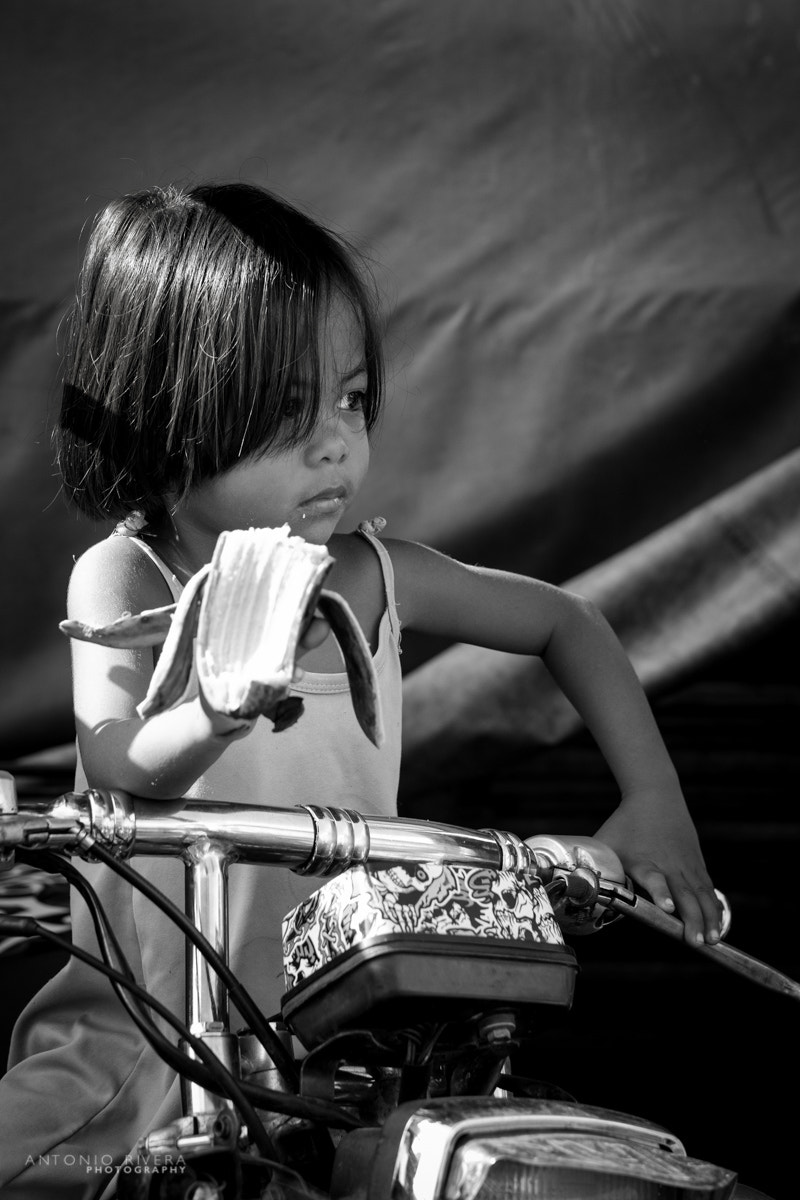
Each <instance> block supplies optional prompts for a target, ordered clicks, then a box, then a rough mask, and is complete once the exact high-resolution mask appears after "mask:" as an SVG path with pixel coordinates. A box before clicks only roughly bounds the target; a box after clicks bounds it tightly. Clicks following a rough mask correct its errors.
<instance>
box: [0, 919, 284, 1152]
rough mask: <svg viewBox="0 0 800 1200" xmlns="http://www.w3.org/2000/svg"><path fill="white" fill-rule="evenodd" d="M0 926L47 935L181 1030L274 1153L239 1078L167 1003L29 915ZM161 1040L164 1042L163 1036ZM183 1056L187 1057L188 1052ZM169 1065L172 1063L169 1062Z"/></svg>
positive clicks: (216, 1086) (217, 1085)
mask: <svg viewBox="0 0 800 1200" xmlns="http://www.w3.org/2000/svg"><path fill="white" fill-rule="evenodd" d="M0 929H4V930H5V931H6V932H8V933H13V934H16V935H17V936H22V937H31V936H35V935H38V936H39V937H44V938H47V940H48V941H50V942H53V943H54V944H55V945H56V946H59V947H61V949H62V950H67V951H69V953H70V954H74V955H75V957H76V958H79V959H80V960H81V961H82V962H85V963H87V964H88V965H89V966H91V967H94V969H95V970H97V971H100V972H101V974H103V975H105V976H107V978H109V979H111V980H112V981H114V982H116V983H117V984H119V985H120V986H121V987H123V988H127V989H128V990H129V991H130V992H132V994H133V995H134V996H136V997H137V998H138V999H139V1000H141V1001H142V1003H144V1004H147V1005H149V1006H150V1007H152V1008H154V1009H155V1011H156V1012H157V1013H158V1014H159V1016H160V1017H162V1018H163V1019H164V1020H165V1021H167V1022H168V1023H169V1024H170V1025H172V1027H173V1028H174V1029H176V1030H177V1031H178V1032H180V1033H181V1034H182V1036H184V1037H185V1039H186V1042H187V1044H188V1045H189V1046H191V1048H192V1050H194V1052H195V1054H196V1055H197V1057H198V1058H199V1059H200V1060H201V1062H202V1063H203V1064H204V1066H205V1067H206V1072H207V1075H208V1076H210V1077H211V1079H212V1080H213V1088H212V1090H213V1091H216V1092H219V1094H220V1095H222V1096H227V1097H228V1099H230V1100H232V1101H233V1103H234V1104H235V1105H236V1107H237V1108H238V1109H239V1111H240V1112H241V1114H242V1116H243V1117H244V1119H245V1121H246V1123H247V1127H248V1130H249V1131H250V1134H251V1137H252V1139H253V1141H254V1142H255V1143H256V1145H257V1146H258V1148H259V1150H260V1151H261V1153H262V1154H264V1155H266V1157H267V1158H269V1157H271V1156H272V1155H273V1154H274V1147H273V1145H272V1139H271V1138H270V1137H269V1135H268V1134H267V1132H266V1130H265V1129H264V1126H263V1124H262V1123H261V1121H260V1120H259V1118H258V1114H257V1113H256V1111H255V1109H254V1108H253V1105H252V1104H251V1102H250V1100H249V1099H248V1098H247V1096H246V1095H245V1094H244V1091H243V1089H242V1087H241V1085H240V1084H239V1082H238V1080H237V1079H235V1078H234V1076H233V1075H232V1074H231V1073H230V1071H228V1069H227V1067H225V1066H224V1064H223V1063H222V1062H221V1061H220V1060H219V1059H218V1058H217V1056H216V1055H215V1054H214V1052H213V1051H212V1050H209V1049H208V1047H207V1046H206V1045H205V1044H204V1043H203V1042H202V1041H201V1039H200V1038H197V1037H195V1036H194V1034H192V1033H191V1032H190V1031H189V1030H188V1029H184V1028H183V1026H182V1024H181V1022H180V1021H179V1020H178V1018H177V1017H176V1016H175V1014H174V1013H172V1012H170V1010H169V1009H168V1008H167V1007H166V1005H164V1004H162V1003H161V1001H160V1000H156V998H155V997H154V996H151V995H150V994H149V993H148V992H146V991H145V989H144V988H143V987H140V986H139V984H138V983H136V982H135V981H134V980H132V979H130V978H128V976H127V975H125V974H124V973H123V972H122V971H118V970H116V968H114V967H110V966H108V965H107V964H106V963H104V962H103V961H102V959H100V958H98V957H97V956H96V955H95V954H90V953H89V952H88V950H83V949H82V948H81V947H80V946H76V945H74V944H73V943H72V942H71V941H69V939H67V938H64V937H61V935H60V934H58V933H53V931H52V930H50V929H47V927H46V926H44V925H40V924H39V922H38V921H34V919H33V918H32V917H2V918H0ZM131 1015H133V1014H131ZM138 1015H139V1014H137V1017H138ZM137 1017H133V1019H134V1021H136V1024H137V1026H139V1028H140V1029H141V1028H142V1024H145V1025H146V1024H147V1022H141V1023H140V1021H139V1020H138V1019H137ZM142 1032H143V1033H145V1036H146V1037H147V1033H146V1032H145V1031H144V1030H142ZM162 1036H163V1035H162ZM148 1040H149V1038H148ZM164 1040H165V1041H166V1039H164ZM167 1044H168V1045H169V1043H167ZM170 1050H171V1053H172V1054H175V1055H180V1054H181V1051H179V1050H178V1049H177V1048H176V1047H172V1046H170ZM182 1057H183V1056H182ZM185 1057H187V1058H188V1055H186V1056H185ZM189 1061H190V1062H191V1059H189ZM169 1065H170V1066H171V1065H172V1064H171V1063H170V1064H169ZM187 1074H188V1072H187Z"/></svg>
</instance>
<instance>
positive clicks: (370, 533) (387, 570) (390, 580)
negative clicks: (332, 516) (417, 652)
mask: <svg viewBox="0 0 800 1200" xmlns="http://www.w3.org/2000/svg"><path fill="white" fill-rule="evenodd" d="M385 524H386V522H385V521H384V520H383V518H382V517H375V518H374V519H373V520H372V521H362V522H361V524H360V525H359V526H358V529H357V530H356V532H357V533H359V534H360V535H361V537H362V538H363V539H364V541H365V542H369V544H370V546H372V549H373V550H374V551H375V553H376V554H377V556H378V562H379V563H380V566H381V574H382V576H383V590H384V592H385V593H386V612H387V613H388V616H389V628H390V629H391V631H392V637H393V638H394V640H395V642H396V643H397V647H398V649H399V648H400V635H401V630H400V618H399V616H398V613H397V600H396V598H395V592H394V567H393V566H392V560H391V557H390V555H389V551H388V550H387V549H386V547H385V546H383V545H382V544H381V542H380V541H379V540H378V538H377V537H376V536H375V535H376V534H378V533H380V532H381V531H382V529H383V528H384V526H385Z"/></svg>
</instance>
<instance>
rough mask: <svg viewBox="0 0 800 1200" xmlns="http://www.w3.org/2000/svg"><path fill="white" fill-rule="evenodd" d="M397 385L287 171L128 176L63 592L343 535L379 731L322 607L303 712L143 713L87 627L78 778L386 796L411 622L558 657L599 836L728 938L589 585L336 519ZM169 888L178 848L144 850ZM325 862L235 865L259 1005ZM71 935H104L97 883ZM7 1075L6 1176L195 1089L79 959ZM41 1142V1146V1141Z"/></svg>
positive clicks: (134, 938)
mask: <svg viewBox="0 0 800 1200" xmlns="http://www.w3.org/2000/svg"><path fill="white" fill-rule="evenodd" d="M381 396H382V361H381V347H380V336H379V329H378V322H377V318H376V314H375V310H374V308H373V304H372V300H371V293H370V290H369V288H368V286H367V285H366V283H365V282H364V279H363V277H362V274H361V272H360V267H359V265H358V261H357V259H356V257H355V255H354V254H353V252H352V251H351V250H350V249H349V248H348V247H347V246H346V245H345V244H343V243H342V242H341V241H340V240H339V239H338V238H336V237H334V236H333V235H332V234H331V233H329V232H328V231H326V230H324V229H323V228H321V227H320V226H319V225H317V224H316V223H315V222H314V221H312V220H310V219H309V218H308V217H306V216H304V215H302V214H301V213H299V212H298V211H296V210H295V209H293V208H291V207H290V206H288V205H287V204H285V203H283V202H281V201H280V200H278V199H277V198H275V197H274V196H272V195H270V194H268V193H266V192H264V191H262V190H260V189H257V188H253V187H248V186H244V185H228V186H206V187H197V188H194V189H192V190H191V191H187V192H182V191H178V190H174V189H167V190H163V191H162V190H160V189H156V190H153V191H148V192H143V193H141V194H138V195H134V196H128V197H126V198H124V199H122V200H120V201H118V202H116V203H113V204H111V205H109V207H108V208H107V209H106V210H105V211H104V212H103V213H102V214H101V215H100V217H99V219H98V221H97V223H96V225H95V228H94V231H93V233H92V236H91V240H90V243H89V246H88V249H87V253H86V258H85V262H84V266H83V270H82V274H81V280H80V288H79V295H78V300H77V304H76V306H75V310H74V313H73V316H72V325H71V332H70V346H69V352H68V355H67V360H66V384H65V389H64V401H63V407H62V413H61V419H60V427H59V434H58V442H59V465H60V468H61V471H62V475H63V479H64V486H65V489H66V491H67V494H68V495H69V496H70V497H71V498H72V499H73V500H74V501H75V502H76V503H77V504H78V506H79V507H80V508H81V509H82V510H83V511H84V512H87V513H89V514H90V515H92V516H95V517H117V518H120V519H122V523H121V524H120V525H119V526H118V527H117V529H116V530H115V531H114V534H113V535H112V536H111V537H109V538H106V539H105V540H103V541H101V542H99V543H98V544H97V545H95V546H94V547H93V548H92V549H90V550H89V551H88V552H87V553H86V554H85V555H83V557H82V558H81V559H80V560H79V561H78V563H77V564H76V566H75V568H74V571H73V575H72V580H71V583H70V589H69V598H68V615H69V616H70V617H74V618H77V619H79V620H81V621H85V622H88V623H91V624H95V625H102V624H105V623H107V622H109V621H112V620H114V619H115V618H116V617H118V616H119V615H120V614H121V613H122V612H138V611H140V610H142V609H145V608H156V607H159V606H161V605H164V604H168V603H170V602H171V601H172V600H173V599H176V598H177V597H178V596H179V594H180V591H181V589H182V587H183V585H184V584H185V583H186V581H187V580H188V579H189V578H190V576H191V575H193V574H194V573H195V572H196V571H197V570H198V569H199V568H200V567H201V566H202V565H203V564H204V563H207V562H208V561H209V560H210V558H211V555H212V551H213V549H214V545H215V542H216V540H217V537H218V535H219V534H220V532H221V531H222V530H226V529H236V528H248V527H250V526H280V525H283V524H288V525H289V526H290V528H291V531H292V533H295V534H300V535H301V536H303V537H304V538H306V539H307V540H309V541H310V542H315V543H319V544H322V543H327V544H328V546H329V548H330V551H331V553H332V555H333V556H334V558H335V565H334V567H333V568H332V571H331V574H330V575H329V577H328V581H327V586H329V587H330V588H331V589H333V590H336V591H338V592H339V593H340V594H341V595H343V596H344V597H345V598H346V599H347V600H348V601H349V603H350V605H351V607H352V608H353V610H354V612H355V614H356V616H357V617H358V619H359V621H360V623H361V625H362V627H363V629H364V632H365V634H366V637H367V639H368V641H369V642H370V643H371V646H372V650H373V654H374V658H375V666H376V670H377V675H378V680H379V687H380V693H381V704H382V710H383V719H384V725H385V730H386V738H385V743H384V745H383V746H382V747H381V749H380V750H378V749H376V748H375V747H374V746H372V745H371V743H370V742H369V741H368V740H367V739H366V737H365V736H364V735H363V733H362V732H361V730H360V728H359V727H358V725H357V723H356V721H355V719H354V717H353V713H352V709H351V706H350V702H349V695H348V690H347V679H346V676H345V675H344V674H343V673H342V672H341V661H340V659H339V657H338V651H337V649H336V646H335V644H334V643H333V639H332V638H329V637H327V636H326V635H327V628H326V626H325V625H324V624H323V623H322V622H319V621H317V622H315V623H314V624H313V625H312V627H311V628H310V629H309V631H308V632H307V634H306V636H305V639H304V642H303V645H302V649H303V652H304V653H303V658H302V669H303V674H302V677H301V678H300V679H299V680H298V682H297V685H296V689H295V690H296V691H297V692H298V693H299V694H301V695H302V696H303V697H304V699H305V712H304V714H303V716H302V718H301V719H300V721H299V722H298V723H297V724H296V725H294V726H293V727H292V728H290V729H287V730H285V731H283V732H281V733H280V734H274V733H273V732H272V729H271V726H270V725H269V724H268V723H267V722H266V721H256V722H242V721H237V720H233V719H230V718H227V717H224V716H220V715H219V714H217V713H215V712H213V711H211V710H210V709H209V708H208V706H207V705H206V704H205V703H204V700H203V696H202V695H201V694H198V693H197V692H196V691H195V692H194V694H191V695H190V696H189V698H186V699H184V700H183V701H182V702H181V703H179V704H178V705H177V706H176V707H174V708H173V709H171V710H169V711H167V712H163V713H160V714H158V715H156V716H153V717H151V718H149V719H147V720H141V719H140V718H139V717H138V716H137V713H136V706H137V704H138V703H139V702H140V701H141V700H142V699H143V698H144V696H145V693H146V691H147V687H148V683H149V680H150V677H151V675H152V671H153V667H154V653H153V651H152V650H150V649H143V650H117V649H109V648H104V647H98V646H96V645H91V644H86V643H81V642H74V643H73V647H72V648H73V675H74V704H75V718H76V725H77V734H78V751H79V765H78V775H77V781H76V788H77V789H79V790H80V789H83V788H84V787H86V786H95V787H99V788H103V787H114V788H121V789H123V790H125V791H127V792H130V793H132V794H134V795H137V796H145V797H148V798H150V799H155V800H164V801H167V800H174V799H175V798H179V797H182V796H192V797H204V798H213V799H218V800H223V801H225V800H231V801H234V802H235V801H242V802H249V803H265V804H281V805H286V806H290V805H293V804H303V803H319V802H324V803H333V804H342V805H345V806H346V807H350V808H357V809H359V810H360V811H361V812H363V813H365V814H380V815H390V814H393V813H394V812H395V797H396V790H397V780H398V771H399V760H400V699H401V678H400V666H399V637H400V627H401V624H402V626H403V627H404V628H406V627H407V628H413V629H419V630H423V631H425V632H427V633H432V634H443V635H446V636H448V637H450V638H453V639H457V640H459V641H465V642H473V643H476V644H479V645H483V646H489V647H494V648H497V649H499V650H507V651H515V652H519V653H525V654H535V655H541V656H542V658H543V659H544V661H545V662H546V664H547V666H548V668H549V669H550V671H551V672H552V674H553V675H554V677H555V678H556V680H557V682H558V683H559V685H560V686H561V687H562V688H563V690H564V692H565V693H566V695H567V696H568V697H569V699H570V700H571V701H572V702H573V703H574V704H575V706H576V708H577V709H578V710H579V712H580V713H581V715H582V717H583V718H584V720H585V722H586V724H587V726H588V727H589V729H590V730H591V731H592V733H593V734H594V736H595V738H596V739H597V741H598V743H599V745H600V748H601V750H602V751H603V753H604V755H605V757H606V759H607V760H608V763H609V765H610V767H611V769H612V771H613V773H614V775H615V777H616V779H617V781H618V784H619V788H620V792H621V801H620V804H619V807H618V808H617V809H616V811H615V812H613V813H612V814H611V815H610V817H609V818H608V820H607V821H606V822H605V824H604V825H603V826H602V827H601V828H600V829H599V830H598V831H597V836H598V837H599V838H600V839H602V840H603V841H604V842H606V843H608V844H609V845H610V846H611V847H612V848H613V849H614V850H616V852H617V853H618V855H619V856H620V858H621V860H622V862H623V865H624V866H625V868H626V870H627V872H628V873H629V874H630V875H631V876H632V877H633V878H634V879H635V880H636V882H637V883H638V884H640V885H641V886H642V887H644V888H645V889H647V891H648V892H649V893H650V894H651V896H652V897H653V899H654V900H655V902H656V903H658V904H660V905H661V906H662V907H663V908H664V909H667V910H673V911H677V913H678V914H679V915H680V917H681V918H682V919H683V921H684V925H685V930H686V938H687V939H688V940H697V941H702V940H703V939H704V938H705V939H706V940H708V941H711V942H713V941H715V940H716V939H717V937H718V932H719V916H720V914H719V908H718V904H717V900H716V897H715V895H714V892H713V888H712V886H711V882H710V880H709V878H708V875H707V873H706V869H705V866H704V863H703V858H702V855H701V852H700V848H699V845H698V841H697V837H696V834H695V830H694V826H693V824H692V822H691V819H690V817H689V814H688V812H687V808H686V805H685V802H684V799H683V796H682V794H681V790H680V786H679V784H678V780H677V778H676V774H675V771H674V769H673V766H672V764H671V762H670V760H669V757H668V755H667V753H666V750H665V748H664V745H663V743H662V741H661V738H660V736H659V734H658V732H657V729H656V726H655V724H654V721H653V718H652V715H651V713H650V709H649V707H648V705H647V702H646V700H645V698H644V695H643V693H642V690H641V688H640V686H639V684H638V682H637V680H636V677H635V675H634V672H633V670H632V668H631V666H630V664H629V663H628V661H627V659H626V657H625V655H624V653H623V651H622V649H621V647H620V645H619V643H618V642H617V641H616V639H615V637H614V635H613V634H612V632H611V631H610V629H609V627H608V626H607V624H606V623H605V621H604V620H603V618H602V616H601V615H600V613H599V612H598V611H597V610H596V609H594V608H593V607H592V606H591V605H590V604H589V603H587V602H586V601H585V600H582V599H581V598H579V597H577V596H574V595H570V594H568V593H566V592H563V591H561V590H559V589H558V588H555V587H551V586H549V585H548V584H545V583H541V582H539V581H537V580H533V579H528V578H523V577H520V576H516V575H509V574H504V573H502V572H499V571H493V570H483V569H481V568H478V567H470V566H465V565H463V564H461V563H458V562H455V561H453V560H452V559H450V558H447V557H446V556H445V555H443V554H439V553H437V552H436V551H434V550H430V549H428V548H427V547H425V546H421V545H417V544H415V543H412V542H401V541H396V540H391V539H386V540H385V541H383V542H380V541H378V540H377V539H376V538H375V537H373V536H372V535H370V534H369V533H366V532H357V533H355V534H346V535H343V534H341V533H338V532H337V529H338V527H339V525H340V522H341V521H342V519H343V517H344V516H345V514H346V512H347V510H348V508H349V506H350V504H351V503H352V501H353V499H354V497H355V496H356V495H357V493H358V489H359V487H360V486H361V483H362V481H363V479H364V476H365V474H366V471H367V467H368V464H369V439H370V431H371V430H372V428H373V427H374V425H375V422H376V420H377V417H378V413H379V409H380V404H381ZM137 865H139V867H140V869H141V870H142V871H144V872H146V874H147V875H148V876H149V877H150V878H151V879H152V880H153V881H154V882H155V883H156V884H158V885H159V886H160V887H162V888H163V890H164V891H166V892H167V894H168V895H171V896H172V897H173V898H174V899H176V900H177V901H180V898H181V893H182V866H181V864H180V863H177V862H172V861H167V860H160V859H146V860H140V863H139V864H137ZM85 870H86V871H87V872H88V873H89V874H90V877H91V879H92V881H93V883H94V884H95V886H96V887H97V888H98V889H99V891H100V894H101V898H102V899H103V901H104V903H105V904H106V906H107V908H108V909H109V911H110V912H111V913H112V914H113V919H114V924H115V928H116V930H117V933H118V935H119V936H120V938H121V940H122V942H123V945H124V946H125V948H126V950H127V952H128V954H129V955H130V957H131V961H132V964H133V965H134V969H135V970H136V972H137V974H138V976H139V977H140V978H141V979H142V981H143V982H144V984H145V986H147V987H148V988H149V989H150V990H151V991H152V992H154V993H155V994H156V995H158V996H159V997H160V998H161V999H162V1000H164V1001H165V1002H166V1003H167V1004H169V1005H170V1006H171V1007H172V1008H173V1010H174V1011H176V1012H177V1013H179V1014H182V1012H183V946H182V940H181V938H180V937H178V936H177V935H176V933H175V931H174V929H173V928H172V926H171V925H170V924H169V922H167V921H166V920H163V919H161V917H160V915H159V914H157V913H156V912H155V910H154V909H153V908H152V906H151V905H149V904H148V902H147V901H145V900H143V899H141V897H140V896H139V894H138V893H134V894H132V893H131V891H130V890H129V889H128V888H127V887H126V886H125V885H123V884H121V883H120V881H119V880H118V878H117V877H116V876H109V875H108V874H107V872H106V870H105V869H104V868H100V867H96V866H95V867H88V866H87V867H86V868H85ZM313 886H314V885H313V884H311V883H308V882H307V881H305V880H303V879H301V878H300V877H298V876H296V875H293V874H291V873H289V872H287V871H278V870H274V869H266V868H257V867H252V866H247V867H241V868H234V869H233V870H232V872H231V894H230V940H231V955H232V966H233V968H234V970H235V971H236V972H237V973H238V974H239V975H240V976H241V978H242V979H243V981H244V983H245V985H246V986H247V987H248V989H249V990H250V991H251V992H252V993H253V995H254V996H255V998H256V1000H257V1001H258V1002H259V1003H260V1005H261V1006H262V1008H263V1010H264V1011H265V1012H266V1013H267V1014H272V1013H274V1012H276V1011H277V1009H278V1006H279V998H280V993H281V990H282V989H281V982H280V981H281V948H280V944H279V940H278V939H279V932H280V920H281V917H282V916H283V915H284V914H285V913H286V912H287V911H288V909H290V908H291V907H292V906H293V905H295V904H296V903H297V902H298V901H299V900H300V899H301V898H303V897H304V896H305V895H307V894H308V892H309V891H310V890H311V889H312V888H313ZM73 930H74V938H75V940H76V941H77V942H79V943H80V944H82V945H85V946H87V947H88V948H90V949H92V950H93V951H94V952H95V953H96V952H97V946H96V941H95V938H94V933H93V930H92V928H91V924H90V921H89V919H88V916H87V914H86V910H85V908H84V906H83V904H82V903H80V902H79V903H77V904H76V905H75V910H74V913H73ZM12 1064H16V1065H13V1066H12V1069H11V1070H10V1072H9V1073H8V1074H7V1075H6V1077H5V1079H4V1080H3V1083H2V1087H0V1099H1V1100H2V1101H3V1107H2V1111H3V1114H4V1115H3V1121H2V1123H1V1124H0V1128H2V1134H0V1138H2V1141H3V1145H2V1148H0V1183H3V1184H5V1186H6V1191H7V1194H8V1195H9V1196H14V1195H24V1196H26V1197H33V1196H39V1195H41V1196H48V1197H50V1196H54V1195H62V1196H66V1195H71V1196H91V1195H94V1194H96V1193H97V1192H98V1190H102V1185H103V1183H104V1182H106V1180H104V1179H103V1178H102V1177H99V1176H98V1175H96V1174H92V1173H88V1174H87V1172H86V1169H85V1167H84V1168H81V1166H80V1165H77V1166H76V1165H75V1163H76V1161H79V1156H81V1155H82V1156H84V1159H85V1157H86V1156H87V1155H89V1156H91V1155H96V1156H105V1157H104V1158H103V1161H104V1162H108V1161H110V1160H113V1161H114V1162H115V1163H118V1162H120V1161H121V1160H122V1159H123V1158H124V1156H125V1154H126V1153H127V1152H128V1151H129V1150H130V1149H131V1147H132V1146H133V1144H134V1143H135V1141H136V1139H137V1138H138V1137H139V1136H140V1135H141V1134H143V1133H145V1132H147V1131H148V1130H150V1129H153V1128H158V1127H160V1126H162V1125H164V1124H166V1123H167V1122H168V1121H169V1120H171V1119H172V1118H174V1117H175V1116H176V1115H177V1112H178V1105H179V1094H178V1088H177V1083H176V1081H175V1078H174V1075H173V1073H172V1072H171V1071H170V1070H169V1069H168V1068H167V1067H165V1066H164V1065H163V1064H162V1063H161V1061H160V1060H159V1059H158V1058H157V1057H156V1056H155V1054H154V1053H153V1052H152V1051H150V1050H149V1048H148V1047H146V1046H145V1044H144V1042H143V1041H142V1039H141V1038H140V1037H139V1035H138V1034H137V1032H136V1031H135V1029H134V1028H133V1025H132V1024H131V1022H130V1020H129V1019H128V1018H127V1017H125V1015H124V1014H123V1012H122V1010H121V1008H120V1006H119V1004H118V1002H117V1000H116V999H115V997H114V996H113V994H112V992H111V989H110V987H109V986H108V983H107V982H106V981H105V980H104V979H102V978H101V977H100V976H99V975H96V974H95V973H94V972H92V971H91V970H90V969H89V968H87V967H84V966H82V965H81V964H80V963H79V962H78V961H77V960H75V959H73V960H71V961H70V963H69V965H68V966H67V967H66V968H65V969H64V970H63V971H62V972H61V973H60V974H59V975H58V976H57V977H56V978H55V979H54V980H52V981H51V982H50V983H49V984H48V985H47V986H46V987H45V988H44V989H43V991H42V992H41V993H40V994H39V995H38V996H37V997H36V998H35V999H34V1001H33V1002H32V1003H31V1005H29V1007H28V1009H27V1010H26V1012H25V1013H23V1015H22V1017H21V1018H20V1021H19V1023H18V1026H17V1029H16V1032H15V1038H14V1043H13V1047H12ZM40 1156H44V1157H40Z"/></svg>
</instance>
